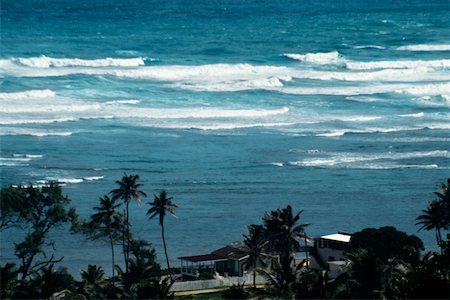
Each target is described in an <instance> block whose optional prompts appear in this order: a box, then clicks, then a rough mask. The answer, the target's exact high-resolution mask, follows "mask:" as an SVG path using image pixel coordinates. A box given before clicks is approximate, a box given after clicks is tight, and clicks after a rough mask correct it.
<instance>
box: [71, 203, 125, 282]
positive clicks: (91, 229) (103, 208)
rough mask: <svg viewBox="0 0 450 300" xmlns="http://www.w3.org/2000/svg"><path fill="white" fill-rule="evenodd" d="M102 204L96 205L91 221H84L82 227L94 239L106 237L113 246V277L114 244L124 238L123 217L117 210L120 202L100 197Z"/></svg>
mask: <svg viewBox="0 0 450 300" xmlns="http://www.w3.org/2000/svg"><path fill="white" fill-rule="evenodd" d="M99 201H100V205H99V206H97V207H94V210H95V211H96V213H95V214H93V215H92V216H91V220H90V221H89V222H85V223H83V224H82V225H81V226H80V228H81V231H82V232H83V233H84V234H87V235H88V236H89V238H90V239H92V240H99V239H106V240H107V241H108V242H109V244H110V247H111V261H112V278H113V280H114V277H115V274H114V269H115V255H114V245H115V244H116V243H117V242H118V241H119V240H120V239H122V238H123V231H124V229H125V228H124V226H123V217H122V215H121V214H120V213H118V212H117V209H118V208H119V206H120V203H116V200H115V199H111V198H109V197H108V196H106V195H105V196H103V197H99Z"/></svg>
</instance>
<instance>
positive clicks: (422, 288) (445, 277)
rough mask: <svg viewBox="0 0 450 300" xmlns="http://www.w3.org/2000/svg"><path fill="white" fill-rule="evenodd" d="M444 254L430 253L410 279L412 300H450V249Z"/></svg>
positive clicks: (409, 295) (444, 243) (445, 246)
mask: <svg viewBox="0 0 450 300" xmlns="http://www.w3.org/2000/svg"><path fill="white" fill-rule="evenodd" d="M443 248H444V249H443V254H437V253H428V254H427V255H425V256H424V258H423V259H422V261H421V263H420V264H419V265H418V266H416V268H415V270H414V272H413V273H412V274H411V276H410V278H409V286H410V291H409V294H408V298H410V299H425V298H426V299H450V247H449V242H448V241H447V242H443Z"/></svg>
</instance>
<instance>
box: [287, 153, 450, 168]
mask: <svg viewBox="0 0 450 300" xmlns="http://www.w3.org/2000/svg"><path fill="white" fill-rule="evenodd" d="M428 157H433V158H449V157H450V154H449V151H447V150H434V151H416V152H406V153H400V152H387V153H373V154H363V153H359V154H355V153H329V154H328V157H323V158H307V159H304V160H300V161H291V162H289V164H290V165H294V166H304V167H317V166H339V165H354V164H360V163H362V162H371V161H392V160H407V159H420V158H428ZM406 166H407V165H406Z"/></svg>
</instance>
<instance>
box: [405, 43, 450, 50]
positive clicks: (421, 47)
mask: <svg viewBox="0 0 450 300" xmlns="http://www.w3.org/2000/svg"><path fill="white" fill-rule="evenodd" d="M396 50H401V51H450V44H418V45H406V46H401V47H397V48H396Z"/></svg>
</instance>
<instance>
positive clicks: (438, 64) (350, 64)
mask: <svg viewBox="0 0 450 300" xmlns="http://www.w3.org/2000/svg"><path fill="white" fill-rule="evenodd" d="M345 66H346V68H347V69H350V70H375V69H417V68H435V69H448V68H450V59H440V60H389V61H369V62H361V61H348V60H347V61H346V62H345Z"/></svg>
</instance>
